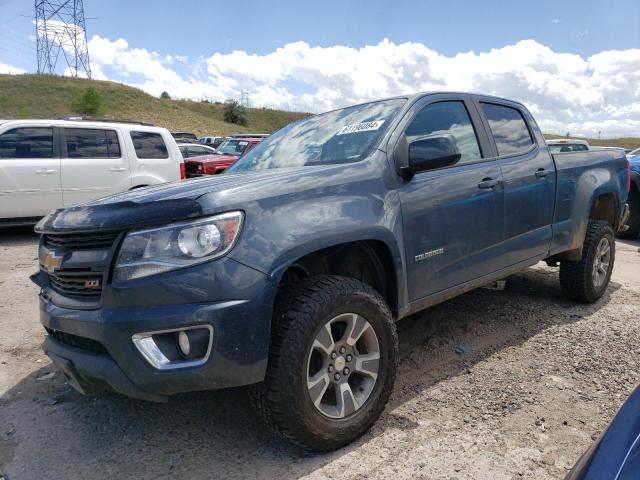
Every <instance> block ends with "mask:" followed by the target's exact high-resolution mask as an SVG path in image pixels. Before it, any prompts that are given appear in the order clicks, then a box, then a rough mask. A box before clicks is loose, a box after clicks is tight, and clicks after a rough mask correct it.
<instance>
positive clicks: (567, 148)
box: [549, 143, 589, 153]
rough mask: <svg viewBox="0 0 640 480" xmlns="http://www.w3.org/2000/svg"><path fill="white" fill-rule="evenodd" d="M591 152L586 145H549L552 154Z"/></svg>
mask: <svg viewBox="0 0 640 480" xmlns="http://www.w3.org/2000/svg"><path fill="white" fill-rule="evenodd" d="M587 150H589V149H588V148H587V146H586V145H584V144H582V143H567V144H554V145H549V151H550V152H551V153H562V152H586V151H587Z"/></svg>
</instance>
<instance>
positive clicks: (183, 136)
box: [171, 132, 198, 143]
mask: <svg viewBox="0 0 640 480" xmlns="http://www.w3.org/2000/svg"><path fill="white" fill-rule="evenodd" d="M171 135H172V136H173V138H174V139H175V141H176V143H198V137H197V136H196V135H195V134H193V133H189V132H171Z"/></svg>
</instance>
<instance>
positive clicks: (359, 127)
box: [336, 120, 384, 135]
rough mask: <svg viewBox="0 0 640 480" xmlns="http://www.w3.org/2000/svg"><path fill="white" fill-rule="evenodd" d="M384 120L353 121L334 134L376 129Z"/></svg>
mask: <svg viewBox="0 0 640 480" xmlns="http://www.w3.org/2000/svg"><path fill="white" fill-rule="evenodd" d="M383 123H384V120H375V121H373V122H364V123H354V124H352V125H346V126H344V127H343V128H342V130H340V131H339V132H338V133H336V135H346V134H348V133H358V132H368V131H371V130H378V129H379V128H380V127H381V126H382V124H383Z"/></svg>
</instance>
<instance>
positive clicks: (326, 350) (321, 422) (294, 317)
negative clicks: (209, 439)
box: [255, 275, 398, 451]
mask: <svg viewBox="0 0 640 480" xmlns="http://www.w3.org/2000/svg"><path fill="white" fill-rule="evenodd" d="M280 298H281V299H280V300H279V301H278V303H277V305H276V312H275V319H274V323H275V324H274V327H273V328H274V332H273V335H272V344H271V351H270V356H269V365H268V368H267V374H266V378H265V381H264V382H263V383H262V384H260V385H258V386H257V387H256V389H255V394H256V395H255V403H256V406H257V409H258V411H259V412H260V413H261V414H262V416H263V417H264V418H265V420H266V421H267V423H268V424H269V426H271V427H272V428H273V429H274V430H275V431H276V432H277V433H279V434H280V435H282V436H283V437H285V438H286V439H288V440H290V441H293V442H294V443H297V444H298V445H300V446H302V447H304V448H307V449H310V450H315V451H328V450H333V449H336V448H340V447H342V446H344V445H346V444H348V443H350V442H352V441H353V440H355V439H356V438H358V437H360V436H361V435H362V434H363V433H365V432H366V431H367V430H368V429H369V428H370V427H371V426H372V425H373V424H374V423H375V421H376V420H377V419H378V417H379V416H380V414H381V413H382V410H383V409H384V407H385V405H386V403H387V400H388V399H389V395H390V394H391V390H392V388H393V383H394V379H395V374H396V368H397V362H398V337H397V334H396V330H395V324H394V322H393V318H392V316H391V313H390V312H389V309H388V307H387V305H386V304H385V302H384V300H383V299H382V298H381V297H380V295H379V294H378V293H377V292H375V291H374V290H373V289H372V288H371V287H369V286H368V285H366V284H364V283H362V282H359V281H357V280H354V279H350V278H344V277H337V276H329V275H322V276H317V277H312V278H309V279H306V280H304V281H303V282H301V283H300V284H299V285H298V286H296V287H293V288H291V290H290V291H288V292H282V294H281V295H280Z"/></svg>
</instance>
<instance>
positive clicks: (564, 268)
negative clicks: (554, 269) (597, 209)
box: [560, 220, 616, 303]
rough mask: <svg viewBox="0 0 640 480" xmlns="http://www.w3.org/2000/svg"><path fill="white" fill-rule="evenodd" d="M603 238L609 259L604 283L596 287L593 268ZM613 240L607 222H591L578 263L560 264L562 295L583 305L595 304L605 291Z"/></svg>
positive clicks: (611, 270)
mask: <svg viewBox="0 0 640 480" xmlns="http://www.w3.org/2000/svg"><path fill="white" fill-rule="evenodd" d="M603 238H607V239H608V241H609V247H610V249H611V259H610V264H609V268H608V270H607V274H606V277H605V281H604V283H603V284H602V285H600V286H597V285H596V284H595V282H594V280H593V266H594V261H595V257H596V251H597V249H598V245H599V244H600V241H601V240H602V239H603ZM615 245H616V242H615V238H614V233H613V229H612V228H611V225H610V224H609V223H608V222H605V221H601V220H591V221H589V224H588V225H587V232H586V235H585V238H584V244H583V246H582V258H581V259H580V260H579V261H568V260H562V261H561V262H560V286H561V287H562V293H563V294H564V295H565V296H566V297H568V298H571V299H573V300H577V301H579V302H584V303H593V302H596V301H597V300H598V299H599V298H600V297H601V296H602V295H603V294H604V292H605V291H606V289H607V287H608V285H609V280H610V279H611V273H612V272H613V265H614V260H615Z"/></svg>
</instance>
